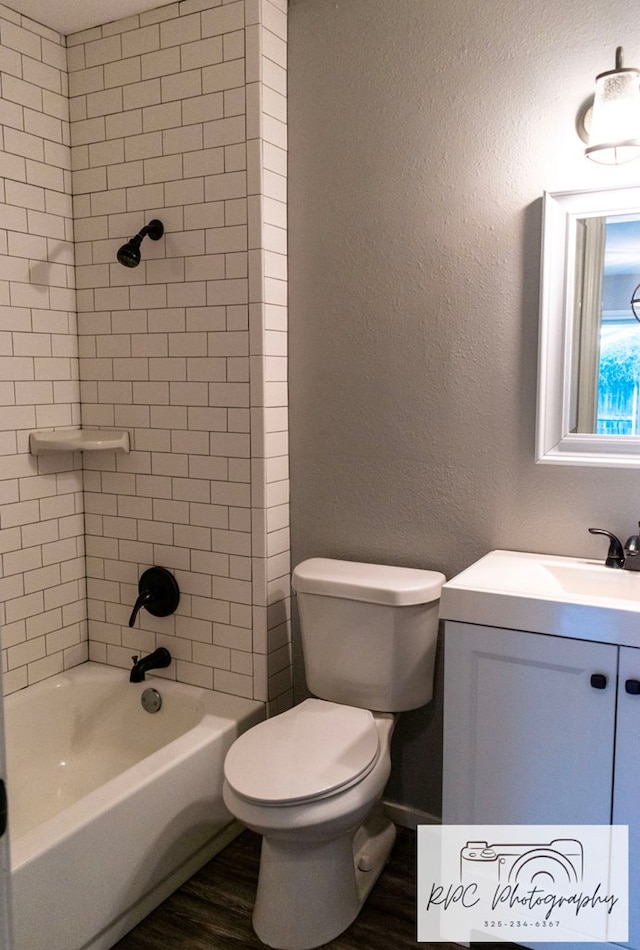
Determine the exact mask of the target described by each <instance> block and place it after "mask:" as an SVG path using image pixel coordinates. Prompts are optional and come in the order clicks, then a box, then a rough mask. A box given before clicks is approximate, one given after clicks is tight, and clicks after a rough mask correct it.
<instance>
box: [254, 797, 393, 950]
mask: <svg viewBox="0 0 640 950" xmlns="http://www.w3.org/2000/svg"><path fill="white" fill-rule="evenodd" d="M395 837H396V829H395V826H394V825H393V824H392V823H391V822H390V821H389V820H388V819H387V818H386V817H385V816H384V814H383V811H382V807H381V805H378V806H376V807H375V808H374V809H373V810H372V811H371V812H370V813H369V816H368V817H367V819H366V820H365V822H364V823H363V824H362V825H360V827H359V828H357V829H356V831H355V832H351V833H348V834H346V835H342V836H341V837H339V838H334V839H332V840H329V841H306V842H300V841H295V842H292V841H289V840H280V839H278V838H272V837H271V836H269V837H263V839H262V852H261V857H260V875H259V879H258V892H257V895H256V903H255V908H254V912H253V928H254V930H255V932H256V934H257V936H258V937H259V938H260V940H261V941H262V942H263V943H265V944H266V945H267V946H269V947H274V948H276V950H312V948H313V947H319V946H321V945H322V944H325V943H328V942H329V941H330V940H333V939H334V938H335V937H337V936H338V935H339V934H341V933H342V932H343V931H344V930H346V929H347V927H348V926H349V925H350V924H351V923H353V921H354V920H355V919H356V917H357V916H358V914H359V913H360V909H361V907H362V905H363V903H364V901H365V900H366V898H367V896H368V895H369V892H370V891H371V888H372V887H373V885H374V884H375V882H376V880H377V879H378V877H379V875H380V873H381V871H382V869H383V868H384V866H385V864H386V863H387V861H388V859H389V855H390V854H391V849H392V848H393V844H394V841H395Z"/></svg>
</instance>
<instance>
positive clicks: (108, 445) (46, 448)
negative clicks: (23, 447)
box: [29, 429, 129, 455]
mask: <svg viewBox="0 0 640 950" xmlns="http://www.w3.org/2000/svg"><path fill="white" fill-rule="evenodd" d="M29 451H30V452H31V454H32V455H52V454H53V453H55V452H105V451H106V452H128V451H129V433H128V432H127V431H126V430H122V429H54V430H48V431H44V430H43V431H40V432H30V433H29Z"/></svg>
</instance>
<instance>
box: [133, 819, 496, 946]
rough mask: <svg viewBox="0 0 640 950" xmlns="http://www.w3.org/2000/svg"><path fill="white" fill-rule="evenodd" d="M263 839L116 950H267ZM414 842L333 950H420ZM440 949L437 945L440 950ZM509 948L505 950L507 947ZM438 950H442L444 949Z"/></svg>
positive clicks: (232, 848) (240, 849)
mask: <svg viewBox="0 0 640 950" xmlns="http://www.w3.org/2000/svg"><path fill="white" fill-rule="evenodd" d="M259 855H260V838H259V837H258V836H257V835H255V834H253V833H252V832H249V831H245V832H243V834H241V835H240V837H239V838H236V840H235V841H233V842H232V843H231V844H230V845H229V846H228V847H227V848H225V849H224V851H221V852H220V854H218V855H217V856H216V857H215V858H214V859H213V860H212V861H210V862H209V864H207V865H206V866H205V867H204V868H202V870H201V871H199V872H198V873H197V874H195V875H194V876H193V877H192V878H191V880H189V881H187V883H186V884H184V885H183V887H181V888H180V889H179V890H178V891H176V892H175V893H174V894H172V896H171V897H169V898H168V899H167V900H166V901H165V902H164V903H163V904H161V905H160V907H158V908H157V909H156V910H155V911H153V913H151V914H150V915H149V916H148V917H147V918H146V919H145V920H143V921H142V923H140V924H138V926H137V927H135V928H134V929H133V930H132V931H131V932H130V933H128V934H127V936H126V937H123V939H122V940H120V941H119V943H117V944H116V947H115V948H114V950H263V947H264V945H263V944H262V943H261V942H260V941H259V940H258V938H257V937H256V935H255V934H254V932H253V930H252V928H251V914H252V910H253V899H254V894H255V889H256V882H257V879H258V862H259ZM415 866H416V836H415V834H414V833H413V832H410V831H407V830H406V829H403V828H400V829H398V839H397V842H396V845H395V847H394V850H393V853H392V855H391V860H390V861H389V864H388V865H387V867H386V869H385V871H384V872H383V874H382V875H381V877H380V879H379V880H378V881H377V883H376V885H375V887H374V889H373V891H372V892H371V894H370V896H369V899H368V900H367V902H366V904H365V906H364V908H363V910H362V911H361V913H360V916H359V917H358V919H357V920H356V921H355V922H354V923H353V924H352V925H351V927H349V929H348V930H347V931H346V932H345V933H343V934H342V935H341V936H340V937H337V938H336V939H335V940H332V941H331V943H328V944H326V946H327V947H328V948H331V950H417V948H418V947H423V948H425V947H428V945H427V944H424V943H421V944H418V943H417V941H416V872H415ZM434 946H435V945H434ZM503 946H504V945H503ZM438 947H439V948H440V950H442V948H443V945H442V944H438Z"/></svg>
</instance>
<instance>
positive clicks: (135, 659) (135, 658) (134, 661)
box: [131, 656, 140, 666]
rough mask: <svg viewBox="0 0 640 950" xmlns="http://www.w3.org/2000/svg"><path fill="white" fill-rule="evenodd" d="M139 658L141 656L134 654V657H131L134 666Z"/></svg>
mask: <svg viewBox="0 0 640 950" xmlns="http://www.w3.org/2000/svg"><path fill="white" fill-rule="evenodd" d="M139 659H140V657H139V656H132V657H131V662H132V663H133V664H134V666H135V664H136V663H137V662H138V660H139Z"/></svg>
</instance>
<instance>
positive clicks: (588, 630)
mask: <svg viewBox="0 0 640 950" xmlns="http://www.w3.org/2000/svg"><path fill="white" fill-rule="evenodd" d="M440 616H441V618H442V619H444V620H459V621H461V622H463V623H478V624H482V625H485V626H487V625H488V626H494V627H510V628H514V629H518V630H531V631H537V632H539V633H549V634H552V635H561V636H570V637H574V638H577V639H589V640H603V641H605V642H612V643H627V644H628V645H630V646H640V572H639V573H635V572H632V571H621V570H615V569H613V568H609V567H605V566H604V564H602V563H601V562H599V561H591V560H587V559H584V558H572V557H559V556H556V555H551V554H526V553H523V552H520V551H492V552H491V553H490V554H487V555H486V556H485V557H483V558H481V559H480V560H479V561H477V562H476V563H475V564H472V565H471V567H469V568H467V570H465V571H463V572H462V573H461V574H458V575H457V576H456V577H454V578H452V580H450V581H449V582H448V583H446V584H445V585H444V587H443V589H442V599H441V601H440ZM594 624H597V626H598V630H597V633H595V632H594ZM622 628H624V631H625V632H624V636H626V639H624V636H623V639H621V629H622Z"/></svg>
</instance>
